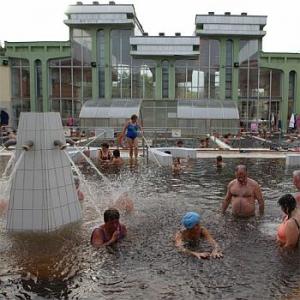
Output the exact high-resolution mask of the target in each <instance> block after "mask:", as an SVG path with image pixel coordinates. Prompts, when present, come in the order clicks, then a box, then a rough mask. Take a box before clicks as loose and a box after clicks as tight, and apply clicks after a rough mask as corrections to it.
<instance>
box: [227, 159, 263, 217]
mask: <svg viewBox="0 0 300 300" xmlns="http://www.w3.org/2000/svg"><path fill="white" fill-rule="evenodd" d="M235 177H236V179H234V180H232V181H231V182H230V183H229V184H228V187H227V194H226V196H225V199H224V201H223V203H222V208H221V209H222V213H225V211H226V209H227V207H228V206H229V204H230V203H231V207H232V214H233V215H235V216H237V217H251V216H254V215H255V201H256V200H257V202H258V206H259V213H260V215H262V214H263V213H264V200H263V196H262V192H261V189H260V186H259V185H258V183H257V182H256V181H255V180H253V179H251V178H249V177H248V175H247V168H246V166H245V165H238V166H237V167H236V168H235Z"/></svg>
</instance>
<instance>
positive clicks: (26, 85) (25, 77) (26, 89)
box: [21, 67, 30, 98]
mask: <svg viewBox="0 0 300 300" xmlns="http://www.w3.org/2000/svg"><path fill="white" fill-rule="evenodd" d="M21 85H22V87H21V97H22V98H29V97H30V75H29V68H28V67H26V68H22V81H21Z"/></svg>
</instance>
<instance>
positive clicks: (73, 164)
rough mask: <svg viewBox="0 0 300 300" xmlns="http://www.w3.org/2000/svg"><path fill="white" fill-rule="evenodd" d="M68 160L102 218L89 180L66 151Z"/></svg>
mask: <svg viewBox="0 0 300 300" xmlns="http://www.w3.org/2000/svg"><path fill="white" fill-rule="evenodd" d="M64 152H65V154H66V156H67V158H68V159H69V161H70V163H71V165H72V167H73V168H74V170H75V172H76V173H77V175H78V177H79V179H80V182H82V183H83V184H84V186H85V188H86V190H87V192H88V194H89V196H90V199H91V200H92V202H93V204H94V208H95V209H96V211H97V213H98V214H99V216H102V214H101V212H100V210H99V208H98V206H97V205H96V201H95V198H94V194H93V193H92V191H91V189H90V186H89V184H88V183H87V180H85V178H84V176H83V174H82V173H81V171H80V170H79V168H78V167H77V166H76V164H75V162H74V161H73V160H72V158H71V157H70V155H69V153H68V152H67V151H64Z"/></svg>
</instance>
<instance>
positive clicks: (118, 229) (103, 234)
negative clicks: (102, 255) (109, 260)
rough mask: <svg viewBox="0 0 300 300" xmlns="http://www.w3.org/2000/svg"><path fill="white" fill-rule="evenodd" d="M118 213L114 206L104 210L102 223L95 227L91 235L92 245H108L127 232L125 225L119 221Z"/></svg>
mask: <svg viewBox="0 0 300 300" xmlns="http://www.w3.org/2000/svg"><path fill="white" fill-rule="evenodd" d="M119 219H120V213H119V211H118V210H117V209H115V208H110V209H107V210H106V211H105V212H104V224H103V225H101V226H99V227H97V228H95V229H94V230H93V232H92V236H91V244H92V245H93V246H94V247H101V246H109V245H112V244H114V243H116V242H117V241H119V240H121V239H122V238H124V237H125V236H126V234H127V229H126V226H125V225H123V224H121V223H120V222H119Z"/></svg>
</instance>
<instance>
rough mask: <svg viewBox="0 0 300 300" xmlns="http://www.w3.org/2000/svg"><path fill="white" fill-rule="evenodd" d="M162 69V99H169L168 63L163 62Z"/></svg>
mask: <svg viewBox="0 0 300 300" xmlns="http://www.w3.org/2000/svg"><path fill="white" fill-rule="evenodd" d="M161 69H162V97H163V98H169V62H168V61H167V60H164V61H163V62H162V64H161Z"/></svg>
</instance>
